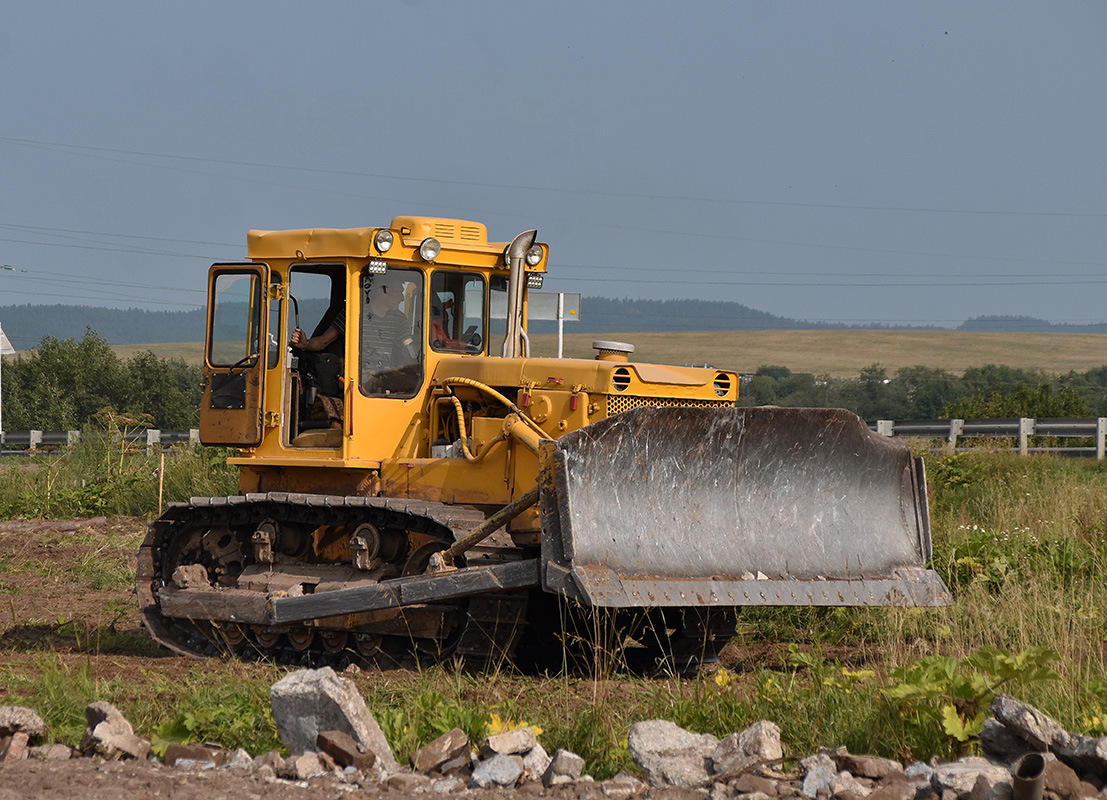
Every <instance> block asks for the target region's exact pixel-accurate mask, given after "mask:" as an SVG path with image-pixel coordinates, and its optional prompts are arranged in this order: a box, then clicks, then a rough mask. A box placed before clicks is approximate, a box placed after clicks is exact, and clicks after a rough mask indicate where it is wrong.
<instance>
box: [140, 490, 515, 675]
mask: <svg viewBox="0 0 1107 800" xmlns="http://www.w3.org/2000/svg"><path fill="white" fill-rule="evenodd" d="M483 519H484V515H483V514H482V513H481V512H479V511H478V510H476V509H471V508H466V507H459V506H446V505H443V504H439V503H427V502H423V501H410V500H397V499H387V498H366V497H342V496H330V495H306V494H288V493H276V492H274V493H267V494H251V495H245V496H240V497H212V498H193V500H192V502H190V503H188V504H180V505H174V506H171V507H170V508H169V509H168V510H167V511H166V512H165V514H163V515H162V516H161V517H160V518H158V519H157V520H155V521H154V522H153V523H151V524H150V527H149V529H148V532H147V536H146V539H145V541H144V542H143V544H142V547H141V549H140V551H139V559H138V578H137V583H136V589H137V593H138V597H139V607H140V610H141V613H142V618H143V622H144V624H145V626H146V627H147V629H148V630H149V631H150V632H151V634H152V635H153V636H154V638H155V639H156V640H157V641H159V642H160V643H161V644H163V645H165V646H166V647H168V648H170V649H171V650H174V651H175V652H178V653H181V654H184V655H190V656H197V657H203V656H214V655H235V656H237V657H240V658H252V659H265V660H270V661H273V662H275V663H280V664H299V665H332V666H344V665H346V664H348V663H357V664H360V665H380V666H396V665H401V664H410V663H420V662H427V661H442V660H446V659H450V658H457V659H458V660H459V661H461V662H463V663H464V664H465V665H466V666H470V667H476V668H481V667H484V666H487V665H490V664H500V663H506V662H510V660H511V659H512V657H513V654H514V649H515V643H516V641H517V640H518V638H519V634H520V633H521V631H522V630H523V628H524V626H525V624H526V604H527V593H526V592H520V591H516V592H499V593H496V594H492V595H484V596H477V597H472V598H467V599H464V600H454V601H449V602H444V603H428V604H422V605H419V606H406V607H401V608H398V609H387V610H385V611H383V612H374V613H370V614H352V615H347V616H343V617H331V618H328V619H316V620H309V621H307V622H306V623H304V624H296V625H291V626H268V625H259V624H247V623H243V622H235V621H231V620H230V619H227V617H231V618H232V619H233V617H234V615H233V614H220V613H218V611H212V612H211V613H206V611H205V610H204V609H198V610H197V611H196V612H195V613H191V614H188V615H187V616H182V615H181V614H180V612H179V610H178V611H176V612H174V615H173V616H170V615H169V614H167V613H164V610H163V608H162V599H161V598H162V596H163V594H162V593H163V591H166V590H168V591H170V592H172V591H173V590H174V589H175V588H176V587H177V582H176V581H175V580H174V575H175V573H177V571H178V570H179V569H180V568H182V567H183V568H186V569H185V570H184V571H183V572H182V573H178V575H180V574H183V573H184V572H187V571H188V570H189V569H191V570H192V572H191V576H192V579H193V580H194V581H195V580H201V581H206V582H207V583H208V587H207V588H211V589H214V590H215V591H216V592H217V593H219V592H224V593H226V595H227V596H241V595H242V594H244V593H248V591H249V590H251V589H255V590H256V587H257V586H258V585H259V582H267V583H265V585H267V586H272V585H274V584H273V581H274V580H275V579H277V580H279V579H281V578H282V577H287V580H286V584H287V586H288V587H289V589H290V590H294V591H315V589H316V588H318V589H319V590H320V591H324V590H327V589H333V588H342V587H343V586H344V585H346V584H344V583H343V582H342V578H343V577H347V578H349V579H351V580H352V581H354V582H356V583H357V584H358V585H365V584H366V583H372V582H373V581H375V580H386V579H388V578H394V577H399V576H400V575H401V574H413V573H418V572H421V571H422V568H423V566H424V565H425V560H426V558H427V557H429V554H430V553H431V552H433V551H434V550H436V549H440V548H441V547H442V546H446V545H449V544H450V543H452V542H453V541H454V540H455V539H456V538H457V537H460V536H463V535H464V534H465V533H467V532H468V531H469V530H470V529H472V528H473V527H474V526H475V525H477V524H478V523H480V522H481V521H483ZM363 525H370V526H373V528H374V529H375V530H377V531H380V532H381V533H382V536H383V538H384V539H385V540H386V541H387V542H388V543H389V546H390V549H389V551H388V552H386V553H384V554H383V556H382V557H378V558H375V559H374V560H373V562H372V564H371V568H369V569H365V568H364V567H365V565H364V564H363V568H362V569H361V570H358V569H355V568H354V567H353V566H352V564H351V559H350V556H351V547H350V541H351V536H352V532H354V531H356V530H358V529H359V527H360V526H363ZM259 530H268V531H270V532H273V535H272V536H271V537H269V538H268V539H265V540H263V541H262V542H261V543H260V545H259V541H258V540H257V538H256V537H255V534H256V533H257V532H258V531H259ZM524 556H525V554H524V553H523V552H522V551H520V550H518V549H516V548H514V547H513V546H511V545H510V540H507V541H506V542H504V541H502V540H493V541H491V542H490V543H488V544H487V546H484V547H481V548H475V549H474V550H473V551H470V553H469V554H468V562H469V563H470V564H484V563H488V564H494V563H502V562H505V561H513V560H519V559H521V558H523V557H524ZM197 565H198V566H199V567H202V568H203V569H202V572H198V571H197ZM200 576H202V577H200ZM289 576H291V577H289ZM303 576H308V578H307V581H305V582H303V583H297V581H298V580H299V579H300V577H303ZM181 580H184V579H181ZM316 583H319V585H318V587H317V586H316ZM324 583H325V584H327V585H323V584H324ZM256 594H257V595H258V596H259V597H261V596H264V594H265V593H264V592H260V591H256Z"/></svg>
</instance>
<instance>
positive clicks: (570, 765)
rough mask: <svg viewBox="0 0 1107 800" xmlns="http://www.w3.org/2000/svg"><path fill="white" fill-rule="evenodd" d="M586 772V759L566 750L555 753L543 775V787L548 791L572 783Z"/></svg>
mask: <svg viewBox="0 0 1107 800" xmlns="http://www.w3.org/2000/svg"><path fill="white" fill-rule="evenodd" d="M583 771H584V759H583V758H581V757H580V756H578V755H577V754H576V753H573V752H571V751H569V750H565V749H564V748H560V747H559V748H558V749H557V750H556V751H554V754H553V758H551V759H550V765H549V766H548V767H546V771H545V772H544V773H542V785H543V786H545V787H546V788H547V789H548V788H550V787H551V786H557V785H558V784H562V783H571V782H572V781H575V780H576V779H577V778H579V777H580V775H581V772H583Z"/></svg>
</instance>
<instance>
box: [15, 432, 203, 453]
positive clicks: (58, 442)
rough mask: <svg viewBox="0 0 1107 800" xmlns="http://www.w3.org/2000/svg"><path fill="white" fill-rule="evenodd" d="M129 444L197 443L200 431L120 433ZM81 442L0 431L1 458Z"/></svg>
mask: <svg viewBox="0 0 1107 800" xmlns="http://www.w3.org/2000/svg"><path fill="white" fill-rule="evenodd" d="M123 437H124V439H125V440H126V441H127V443H128V444H131V445H134V446H136V447H145V448H146V449H147V450H151V449H153V448H154V447H157V446H159V445H160V446H166V447H168V446H171V445H175V444H199V443H200V431H199V429H197V428H191V429H189V430H168V431H163V430H159V429H157V428H145V429H140V430H128V431H125V432H124V433H123ZM79 441H81V432H80V431H0V455H5V456H16V455H19V456H21V455H26V454H28V453H37V452H39V451H41V450H47V449H51V450H53V449H58V448H63V447H73V446H74V445H75V444H77V443H78V442H79Z"/></svg>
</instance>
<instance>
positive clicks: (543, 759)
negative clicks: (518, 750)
mask: <svg viewBox="0 0 1107 800" xmlns="http://www.w3.org/2000/svg"><path fill="white" fill-rule="evenodd" d="M550 761H551V759H550V754H549V753H547V752H546V748H545V747H543V746H542V745H541V744H540V743H537V742H536V743H535V745H534V747H532V748H531V749H530V750H529V751H528V752H527V753H525V754H524V755H523V772H524V773H525V775H526V777H527V779H528V780H532V781H537V780H541V779H542V776H543V775H545V774H546V770H547V769H548V768H549V766H550Z"/></svg>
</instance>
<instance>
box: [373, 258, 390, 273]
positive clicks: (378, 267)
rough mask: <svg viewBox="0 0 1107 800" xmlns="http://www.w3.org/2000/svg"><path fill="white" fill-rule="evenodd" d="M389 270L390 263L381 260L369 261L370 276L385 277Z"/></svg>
mask: <svg viewBox="0 0 1107 800" xmlns="http://www.w3.org/2000/svg"><path fill="white" fill-rule="evenodd" d="M387 270H388V262H387V261H385V260H384V259H381V258H371V259H369V274H370V275H383V274H384V273H385V272H386V271H387Z"/></svg>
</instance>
